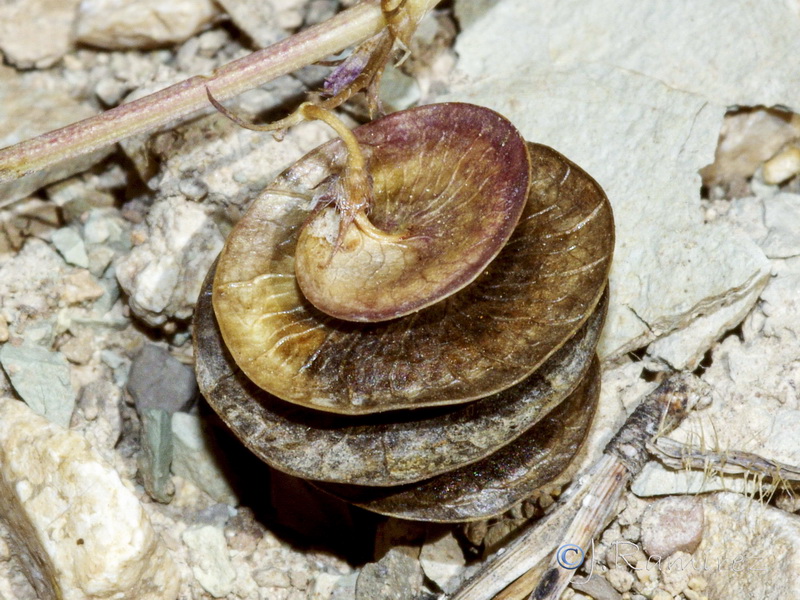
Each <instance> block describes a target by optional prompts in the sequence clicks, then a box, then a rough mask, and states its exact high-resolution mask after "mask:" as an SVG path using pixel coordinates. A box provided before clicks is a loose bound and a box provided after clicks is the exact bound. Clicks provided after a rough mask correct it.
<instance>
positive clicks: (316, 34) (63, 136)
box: [0, 0, 439, 183]
mask: <svg viewBox="0 0 800 600" xmlns="http://www.w3.org/2000/svg"><path fill="white" fill-rule="evenodd" d="M437 2H439V0H427V4H428V9H430V8H432V7H433V6H435V5H436V4H437ZM384 26H385V20H384V17H383V13H382V12H381V7H380V2H379V0H365V1H364V2H361V3H360V4H358V5H356V6H354V7H353V8H351V9H349V10H346V11H344V12H342V13H340V14H338V15H336V16H335V17H333V18H332V19H329V20H328V21H325V22H324V23H321V24H319V25H316V26H314V27H311V28H309V29H307V30H305V31H302V32H300V33H297V34H295V35H293V36H291V37H289V38H287V39H285V40H283V41H280V42H278V43H276V44H273V45H272V46H269V47H268V48H264V49H263V50H259V51H257V52H254V53H252V54H250V55H248V56H245V57H244V58H241V59H239V60H236V61H233V62H231V63H228V64H227V65H224V66H223V67H220V68H219V69H217V70H216V71H215V72H214V73H213V74H212V75H210V76H208V77H204V76H195V77H192V78H190V79H187V80H186V81H183V82H181V83H177V84H175V85H172V86H170V87H168V88H166V89H164V90H161V91H159V92H156V93H154V94H151V95H149V96H145V97H144V98H140V99H138V100H134V101H133V102H130V103H128V104H123V105H121V106H118V107H116V108H113V109H111V110H108V111H106V112H104V113H101V114H99V115H96V116H94V117H90V118H88V119H84V120H83V121H79V122H77V123H74V124H72V125H68V126H67V127H63V128H61V129H57V130H55V131H51V132H49V133H45V134H43V135H40V136H38V137H36V138H33V139H30V140H27V141H24V142H21V143H19V144H16V145H14V146H9V147H8V148H5V149H2V150H0V183H3V182H7V181H12V180H14V179H17V178H19V177H22V176H23V175H26V174H28V173H32V172H35V171H39V170H43V169H45V168H47V167H49V166H52V165H55V164H57V163H59V162H61V161H63V160H65V159H69V158H74V157H77V156H81V155H84V154H89V153H90V152H93V151H94V150H97V149H99V148H103V147H105V146H108V145H110V144H113V143H116V142H119V141H120V140H123V139H125V138H127V137H130V136H133V135H137V134H142V133H147V132H150V131H153V130H155V129H158V128H160V127H163V126H166V125H169V124H173V123H175V122H176V121H178V120H180V119H183V118H186V117H188V116H190V115H192V114H193V113H195V112H197V111H199V110H201V109H204V108H207V107H208V106H209V102H208V98H207V96H206V86H207V87H208V89H209V90H210V91H211V93H213V94H214V96H215V97H216V98H217V99H219V100H226V99H229V98H232V97H234V96H236V95H237V94H241V93H242V92H244V91H246V90H249V89H252V88H255V87H258V86H259V85H263V84H265V83H267V82H269V81H271V80H273V79H275V78H277V77H280V76H281V75H286V74H288V73H291V72H293V71H296V70H297V69H299V68H301V67H303V66H306V65H309V64H313V63H315V62H317V61H319V60H322V59H324V58H326V57H328V56H330V55H333V54H336V53H338V52H341V51H342V50H344V49H345V48H348V47H349V46H352V45H354V44H358V43H360V42H362V41H364V40H365V39H367V38H368V37H370V36H372V35H374V34H376V33H378V32H379V31H381V30H382V29H383V27H384Z"/></svg>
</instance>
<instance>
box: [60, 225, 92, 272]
mask: <svg viewBox="0 0 800 600" xmlns="http://www.w3.org/2000/svg"><path fill="white" fill-rule="evenodd" d="M51 241H52V242H53V245H54V246H55V247H56V250H58V252H59V254H61V256H63V257H64V260H65V261H67V262H68V263H69V264H71V265H75V266H76V267H83V268H84V269H86V268H88V267H89V257H88V256H87V255H86V245H85V244H84V243H83V238H81V234H80V233H78V232H77V231H76V230H75V228H74V227H62V228H61V229H56V230H55V231H54V232H53V236H52V238H51Z"/></svg>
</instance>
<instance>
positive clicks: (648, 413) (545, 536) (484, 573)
mask: <svg viewBox="0 0 800 600" xmlns="http://www.w3.org/2000/svg"><path fill="white" fill-rule="evenodd" d="M708 398H709V391H708V386H707V385H706V384H705V383H703V382H701V381H700V380H699V379H697V378H696V377H694V376H692V375H683V374H680V375H674V376H672V377H670V378H669V379H667V380H666V381H664V382H663V383H662V384H661V385H660V386H659V387H658V388H656V389H655V390H654V391H653V392H651V393H650V394H649V395H648V396H647V397H645V399H644V400H643V401H642V402H641V404H640V405H639V406H638V407H637V409H636V410H635V411H634V412H633V414H631V416H630V417H629V418H628V419H627V421H625V424H624V425H623V426H622V427H621V428H620V430H619V431H618V432H617V434H616V435H615V436H614V438H613V439H612V440H611V441H610V442H609V444H608V445H607V446H606V448H605V451H604V453H603V456H602V457H601V458H600V460H599V461H598V462H597V463H595V465H594V466H593V467H591V468H590V469H589V470H588V472H586V473H585V474H584V475H582V476H579V477H578V478H577V479H576V480H575V482H574V483H573V484H572V485H570V486H569V488H567V490H566V491H565V492H564V494H563V495H562V497H561V499H560V500H559V502H558V504H557V505H556V507H555V509H554V510H552V511H551V512H550V513H548V514H547V515H545V517H544V518H542V519H540V520H539V521H537V522H536V523H534V524H533V526H532V527H531V528H530V529H529V530H528V531H526V532H525V533H523V534H522V535H521V536H520V537H519V538H517V539H516V540H515V541H514V542H513V543H512V544H510V545H509V546H508V547H507V548H506V549H505V550H504V551H503V553H502V554H499V555H498V556H496V557H495V558H494V559H493V560H492V561H491V562H489V563H487V564H486V565H485V566H484V568H483V569H482V570H481V571H480V572H479V573H478V574H476V575H475V576H474V577H473V578H472V579H470V580H469V581H467V582H466V583H465V585H464V586H463V587H462V588H461V589H460V590H458V591H457V592H456V593H455V594H454V595H453V596H452V598H451V600H487V599H488V598H494V597H496V596H497V594H498V593H500V592H501V590H503V588H505V587H507V586H509V585H511V584H512V583H513V582H514V581H515V580H516V579H518V578H519V577H521V576H523V575H524V574H525V573H526V572H527V571H530V570H532V569H536V568H538V569H542V568H544V571H543V575H542V577H541V578H540V579H539V581H538V584H536V582H535V581H530V582H529V584H528V585H527V586H525V589H520V588H521V587H522V586H517V589H516V592H515V595H516V597H517V598H519V597H522V595H526V594H527V593H529V592H531V589H533V592H532V593H531V599H532V600H555V599H557V598H559V597H560V596H561V593H562V592H563V590H564V588H565V587H566V586H567V585H568V584H569V581H570V579H571V577H572V574H573V573H574V572H575V569H576V568H577V567H578V566H580V564H581V562H582V559H583V553H584V552H585V550H586V548H588V547H589V544H590V542H591V540H592V539H594V537H595V536H596V535H598V534H599V533H600V532H601V531H602V529H603V528H604V527H605V526H606V525H607V524H608V522H609V521H610V520H611V518H612V517H613V514H614V512H615V511H616V508H617V504H618V500H619V498H620V496H621V494H622V492H623V491H624V490H625V487H626V486H627V484H628V482H629V481H630V480H631V479H632V478H633V477H635V476H636V475H637V474H638V473H639V472H640V471H641V469H642V467H643V466H644V464H645V462H646V461H647V449H646V445H647V443H648V442H649V441H650V440H651V439H652V438H653V437H655V436H656V435H659V434H663V433H665V432H667V431H670V430H672V429H674V428H675V427H677V426H678V424H679V423H680V422H681V421H682V420H683V419H684V418H685V417H686V416H687V415H688V413H689V412H690V411H691V410H692V409H694V408H695V407H697V406H698V405H701V404H703V403H704V401H706V400H707V399H708ZM534 585H535V588H534Z"/></svg>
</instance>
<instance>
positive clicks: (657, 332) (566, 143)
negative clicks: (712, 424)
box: [441, 0, 800, 367]
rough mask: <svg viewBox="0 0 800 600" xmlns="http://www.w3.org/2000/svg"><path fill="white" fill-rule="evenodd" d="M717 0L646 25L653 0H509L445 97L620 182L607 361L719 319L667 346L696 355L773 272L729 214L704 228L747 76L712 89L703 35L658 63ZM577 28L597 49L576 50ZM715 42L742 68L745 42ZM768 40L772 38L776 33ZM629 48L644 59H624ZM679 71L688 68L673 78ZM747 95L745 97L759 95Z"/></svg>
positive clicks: (491, 17) (488, 16) (673, 358)
mask: <svg viewBox="0 0 800 600" xmlns="http://www.w3.org/2000/svg"><path fill="white" fill-rule="evenodd" d="M717 4H719V3H717V2H712V3H710V4H709V3H706V4H704V6H703V7H702V8H701V7H697V6H696V5H695V4H694V3H687V2H685V1H682V2H676V3H669V6H667V5H665V6H664V7H662V8H659V9H658V10H659V11H660V14H659V19H653V20H650V19H649V18H648V19H647V20H645V24H644V25H642V24H641V23H638V21H637V23H638V24H637V25H636V26H635V27H632V26H631V25H630V23H631V22H632V21H629V19H632V18H634V17H635V18H636V19H641V18H642V14H641V11H642V10H644V9H643V7H641V6H640V4H639V3H637V2H633V1H632V0H613V1H612V2H611V5H609V3H608V2H605V1H604V2H599V1H598V0H581V1H578V0H574V1H572V2H566V3H565V2H556V1H555V0H551V1H545V2H543V3H539V2H537V3H530V2H525V1H524V0H505V1H503V2H499V3H497V4H496V5H494V6H493V7H491V8H489V9H488V10H487V11H486V12H484V13H483V15H482V16H478V17H477V18H475V19H474V20H473V22H472V25H471V26H470V27H469V28H468V29H467V30H466V31H464V32H463V33H462V35H461V36H460V37H459V40H458V44H457V50H458V52H459V55H460V61H459V65H458V67H459V70H460V71H461V72H462V74H463V76H464V78H465V79H466V80H467V81H466V82H465V83H463V84H461V85H460V86H458V87H457V88H454V89H453V90H452V92H451V93H450V94H449V95H448V96H447V97H446V98H441V99H442V100H464V101H469V102H475V103H477V104H483V105H486V106H489V107H491V108H494V109H496V110H498V111H499V112H501V113H502V114H504V115H505V116H507V117H508V118H509V119H510V120H511V121H512V122H513V123H514V124H515V125H517V127H518V128H519V129H520V131H521V132H522V133H523V135H524V136H525V138H526V139H528V140H532V141H536V142H541V143H544V144H547V145H549V146H552V147H554V148H556V149H557V150H559V151H560V152H563V153H564V154H565V155H566V156H567V157H569V158H570V159H572V160H574V161H575V162H576V163H578V164H579V165H581V166H582V167H583V168H584V169H586V170H587V171H588V172H589V173H590V174H591V175H592V176H593V177H595V178H596V179H597V180H598V182H599V183H600V184H601V185H602V186H603V188H604V189H605V190H606V192H607V193H608V196H609V198H610V200H611V202H612V205H613V208H614V214H615V220H616V225H617V245H616V249H615V257H614V263H613V265H612V272H611V306H610V310H609V317H608V320H607V324H606V327H605V331H604V335H603V338H602V339H601V342H600V347H599V351H600V354H601V356H603V357H605V358H609V359H615V358H618V357H620V356H621V355H622V354H624V353H625V352H627V351H630V350H633V349H636V348H638V347H641V346H644V345H647V344H648V343H650V342H652V341H653V340H655V339H657V338H659V337H663V336H665V335H667V334H670V333H672V332H674V331H677V330H681V329H684V328H686V327H687V326H688V325H689V324H690V323H692V322H693V321H696V320H697V319H699V318H701V317H702V318H706V321H705V323H703V324H702V325H701V326H698V328H697V329H696V330H691V331H689V332H687V333H685V334H684V339H682V340H680V342H681V345H682V346H683V348H682V349H681V351H680V352H676V351H675V350H673V349H672V348H671V347H669V346H667V347H666V348H665V352H666V356H665V357H664V358H663V359H662V358H661V357H660V356H659V355H654V357H655V358H656V359H657V360H663V361H664V362H665V363H673V362H674V363H677V364H681V365H683V366H687V367H688V366H691V365H692V364H693V363H695V362H696V361H697V360H698V357H701V356H702V353H703V352H705V350H706V349H707V348H708V347H709V344H710V340H712V341H713V340H714V339H715V338H716V337H717V336H719V335H720V334H721V333H723V332H724V331H725V330H726V329H729V328H730V327H732V326H733V325H735V323H732V322H731V321H732V320H733V319H737V318H739V317H740V316H741V315H742V314H744V313H745V312H746V311H747V310H749V309H750V308H751V306H752V304H753V302H755V299H756V297H757V295H758V292H759V291H760V290H761V289H762V288H763V286H764V285H765V283H766V281H767V279H768V277H769V264H768V261H767V260H766V259H765V257H764V255H763V253H762V252H761V251H760V249H759V248H758V247H756V246H755V245H754V244H752V243H751V242H750V241H749V240H748V239H747V238H745V237H744V236H741V235H739V234H737V233H736V232H733V231H731V229H730V228H729V227H727V226H725V225H714V226H707V225H704V224H703V222H702V212H701V207H700V194H699V192H700V177H699V174H698V171H699V170H700V168H701V167H703V166H704V165H707V164H709V163H711V162H712V161H713V156H714V151H715V148H716V144H717V138H718V134H719V129H720V125H721V122H722V117H723V115H724V113H725V110H726V106H727V105H728V104H730V103H732V102H733V100H734V99H732V98H730V97H729V96H728V95H726V94H727V92H728V91H731V92H732V91H733V89H734V88H736V89H738V87H739V82H740V81H741V80H742V78H743V77H744V75H742V74H740V73H739V72H728V71H725V70H723V72H721V73H716V72H715V76H714V79H713V80H712V81H710V82H709V86H708V87H707V88H705V89H698V88H697V85H699V83H700V82H705V81H707V80H708V77H707V76H706V74H705V71H706V70H707V67H708V63H709V61H708V60H704V61H699V60H698V58H697V57H698V54H697V53H698V52H700V49H697V48H695V46H696V45H697V43H699V42H697V41H696V40H695V41H693V43H692V44H690V45H689V47H691V48H695V52H694V53H692V52H684V47H683V46H681V45H678V46H674V45H671V46H670V47H671V50H670V54H669V56H670V60H668V61H666V60H664V59H663V56H664V55H663V54H660V53H659V54H658V61H653V60H651V58H653V57H654V56H656V52H657V51H658V52H660V50H661V49H662V48H663V45H664V44H665V43H666V40H672V41H671V42H670V43H671V44H672V43H674V37H675V36H678V37H680V38H682V37H683V36H684V35H686V34H687V32H691V31H694V29H693V28H694V27H695V26H696V24H695V23H694V21H693V20H696V19H701V20H702V19H707V18H710V17H709V15H713V19H714V20H715V22H718V19H719V14H720V11H722V12H725V13H727V10H728V9H727V8H725V9H724V10H723V8H722V6H721V5H720V6H717ZM723 4H724V3H723ZM744 4H747V3H746V2H745V3H744ZM712 5H713V7H714V8H711V7H712ZM726 6H727V5H726ZM755 10H756V9H755V8H751V11H755ZM777 10H778V9H775V10H772V9H771V10H769V11H766V12H767V13H769V15H767V16H764V15H759V16H758V17H753V18H751V17H750V15H749V13H742V14H740V15H738V14H737V15H736V16H735V24H734V25H731V27H733V28H740V29H742V30H743V31H744V30H746V29H747V27H750V26H752V23H756V22H758V20H759V19H762V18H763V19H768V20H769V19H773V20H775V19H777V20H780V19H778V17H777V16H776V15H777V14H778V13H777V12H776V11H777ZM661 13H663V14H661ZM632 15H633V16H632ZM698 15H699V16H698ZM667 17H669V19H668V20H667ZM784 17H785V18H786V19H789V16H786V15H784ZM598 22H600V23H605V25H604V26H603V27H600V26H598V25H597V23H598ZM521 23H524V24H525V25H524V26H523V25H521ZM619 23H627V25H624V26H623V25H620V24H619ZM620 27H624V29H620ZM662 30H663V31H662ZM615 31H616V32H618V33H616V34H614V33H613V32H615ZM642 31H643V32H645V33H646V34H647V35H645V34H644V33H640V32H642ZM576 32H579V34H576ZM754 35H755V34H754ZM782 35H783V34H780V35H779V36H778V37H779V38H780V37H781V36H782ZM709 38H710V40H709ZM567 39H569V40H570V43H574V44H575V45H576V46H579V47H581V48H584V49H585V52H572V51H571V50H570V49H569V46H568V44H567V43H566V41H565V40H567ZM702 39H703V42H704V43H706V44H709V47H707V48H703V49H702V52H700V54H699V56H706V55H708V54H709V53H711V54H713V53H715V52H717V51H719V52H728V54H725V55H724V57H722V58H720V59H719V60H720V61H722V62H723V63H724V65H725V66H726V69H727V68H728V67H730V69H733V64H734V63H732V62H730V56H729V55H731V53H732V55H733V56H734V57H735V60H736V61H737V62H736V64H738V61H739V58H738V57H739V55H740V54H741V49H740V48H739V47H738V46H736V45H732V44H733V41H732V40H731V43H730V44H729V43H728V42H727V41H724V40H723V41H720V40H717V38H716V37H715V36H707V35H706V36H702ZM754 39H755V40H757V41H758V43H762V42H763V43H765V44H766V43H768V42H769V39H767V36H765V35H764V34H763V32H762V33H760V34H758V35H755V37H754ZM486 40H490V42H489V43H486ZM612 40H613V44H612V43H611V42H612ZM716 42H719V43H718V45H716V46H715V45H714V43H716ZM792 43H797V42H795V41H793V42H792ZM511 48H513V51H512V50H511ZM592 48H595V50H592ZM602 52H606V53H607V55H604V54H602ZM781 52H783V50H782V51H781ZM618 55H619V56H618ZM629 55H630V56H633V57H636V58H637V60H639V61H640V62H638V63H633V62H630V61H623V60H622V58H623V57H627V56H629ZM617 58H619V60H617ZM759 58H760V59H763V60H764V61H768V60H769V58H768V57H764V56H761V55H759ZM593 60H596V62H591V61H593ZM631 60H633V59H631ZM615 61H616V62H615ZM651 63H653V64H652V65H651ZM616 65H619V66H616ZM660 65H666V66H664V67H663V68H662V67H661V66H660ZM657 67H658V68H657ZM701 68H702V70H703V76H701V75H700V72H699V69H701ZM648 69H650V70H648ZM692 69H695V70H694V71H692ZM673 72H674V73H675V74H676V75H675V79H667V77H666V76H667V75H671V74H673ZM679 72H680V73H683V72H689V73H691V75H689V76H688V79H686V78H684V79H686V81H687V82H688V81H691V82H692V85H691V86H690V85H688V83H687V85H683V83H684V79H681V78H678V75H677V74H678V73H679ZM758 72H760V71H758ZM753 73H754V72H751V71H748V72H747V77H751V76H752V75H753ZM723 76H724V77H731V78H732V81H730V82H728V81H727V80H726V79H724V77H723ZM751 78H752V79H753V80H759V77H751ZM767 79H768V80H769V81H766V80H765V81H763V82H761V83H757V84H752V82H751V83H749V84H748V86H749V88H748V89H752V90H753V92H754V93H755V91H756V90H766V88H768V87H769V86H770V85H772V84H771V83H769V82H771V81H772V76H771V75H770V76H769V77H768V78H767ZM795 80H796V78H795V79H794V80H792V81H795ZM664 81H667V83H668V85H665V84H664V83H663V82H664ZM734 84H735V85H734ZM796 87H797V88H798V89H796V90H795V88H793V87H791V85H790V82H784V83H782V84H780V85H779V86H774V85H773V88H774V89H773V90H772V93H773V94H778V95H780V94H783V96H781V97H780V98H781V99H780V101H781V102H782V103H784V104H787V103H789V102H790V101H791V99H793V98H794V97H795V96H796V92H800V84H796ZM687 90H688V91H687ZM745 92H746V91H742V95H741V97H740V98H737V99H736V100H737V101H739V102H741V101H745V100H746V99H747V96H746V93H745ZM779 93H780V94H779ZM767 96H768V94H767V92H766V91H764V95H763V96H762V97H760V98H759V100H758V102H759V103H763V102H769V100H768V98H767ZM776 101H778V100H776ZM729 307H734V308H732V309H731V310H730V311H728V314H727V315H718V317H719V318H712V317H714V315H715V313H718V312H719V311H721V310H723V309H726V308H729ZM656 350H658V349H656Z"/></svg>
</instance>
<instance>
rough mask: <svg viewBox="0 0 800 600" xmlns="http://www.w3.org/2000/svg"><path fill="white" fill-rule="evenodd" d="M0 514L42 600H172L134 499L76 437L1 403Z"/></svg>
mask: <svg viewBox="0 0 800 600" xmlns="http://www.w3.org/2000/svg"><path fill="white" fill-rule="evenodd" d="M0 515H2V518H3V519H4V520H5V521H6V523H7V524H8V526H9V529H10V532H11V536H12V537H11V543H12V544H13V546H14V551H15V552H16V553H17V554H18V555H19V556H20V558H21V561H22V563H23V565H24V566H25V568H26V570H27V575H28V578H29V579H30V581H31V583H32V584H33V586H34V587H35V588H36V590H37V593H38V595H39V598H41V599H42V600H56V599H58V600H95V599H96V600H101V599H102V600H107V599H109V598H137V600H173V599H174V598H176V597H177V594H178V587H179V585H180V579H179V577H178V576H177V574H176V572H175V566H174V563H173V562H172V559H171V558H170V555H169V553H168V552H167V550H166V548H165V547H164V546H163V544H162V542H161V540H160V538H159V537H158V536H157V535H156V534H155V532H154V531H153V528H152V526H151V525H150V522H149V521H148V519H147V517H146V515H145V512H144V509H143V508H142V506H141V504H139V501H138V500H137V499H136V497H135V496H134V495H133V494H132V493H131V491H130V490H129V489H128V487H126V485H125V484H124V483H123V482H122V481H121V480H120V478H119V475H117V473H116V472H115V471H114V470H113V469H111V468H110V467H109V466H108V465H106V464H105V463H104V462H103V461H102V459H101V458H100V457H99V456H98V455H97V453H96V452H95V451H94V450H93V449H92V448H91V447H90V446H89V444H88V443H87V442H86V440H85V439H84V438H83V437H82V436H80V435H79V434H77V433H74V432H70V431H66V430H64V429H63V428H61V427H59V426H57V425H53V424H51V423H49V422H48V421H47V420H46V419H44V418H42V417H39V416H37V415H36V414H34V413H33V412H32V411H31V410H30V409H29V408H27V407H26V406H25V405H24V404H23V403H22V402H19V401H17V400H12V399H10V398H6V399H2V400H0Z"/></svg>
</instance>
